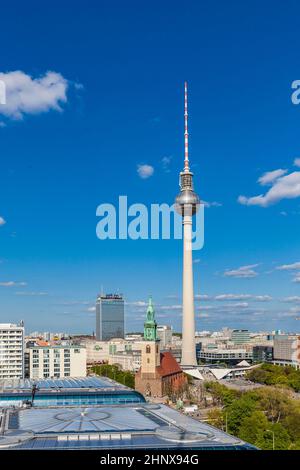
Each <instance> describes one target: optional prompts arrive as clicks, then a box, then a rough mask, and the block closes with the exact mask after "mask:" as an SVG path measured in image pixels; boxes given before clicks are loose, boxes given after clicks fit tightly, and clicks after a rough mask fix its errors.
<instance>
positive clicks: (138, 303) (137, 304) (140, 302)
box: [126, 300, 148, 307]
mask: <svg viewBox="0 0 300 470" xmlns="http://www.w3.org/2000/svg"><path fill="white" fill-rule="evenodd" d="M126 305H132V306H133V307H147V305H148V303H147V302H144V300H136V301H134V302H126Z"/></svg>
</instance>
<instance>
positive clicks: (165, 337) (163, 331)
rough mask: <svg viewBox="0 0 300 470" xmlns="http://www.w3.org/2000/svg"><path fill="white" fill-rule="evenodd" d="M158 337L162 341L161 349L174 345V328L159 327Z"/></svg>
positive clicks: (167, 326)
mask: <svg viewBox="0 0 300 470" xmlns="http://www.w3.org/2000/svg"><path fill="white" fill-rule="evenodd" d="M157 336H158V338H159V339H160V347H161V349H165V348H167V347H170V346H171V345H172V327H171V326H169V325H158V327H157Z"/></svg>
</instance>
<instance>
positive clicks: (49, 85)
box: [0, 70, 68, 119]
mask: <svg viewBox="0 0 300 470" xmlns="http://www.w3.org/2000/svg"><path fill="white" fill-rule="evenodd" d="M0 80H3V81H4V83H5V85H6V104H5V105H1V106H0V114H3V115H4V116H5V117H7V118H9V119H22V118H23V117H24V115H26V114H39V113H44V112H47V111H50V110H56V111H61V110H62V108H61V105H62V104H63V103H66V101H67V95H66V92H67V88H68V81H67V80H66V79H65V78H64V77H63V76H62V75H61V74H60V73H56V72H51V71H48V72H46V73H45V75H43V76H40V77H38V78H33V77H31V76H30V75H27V74H26V73H25V72H22V71H21V70H16V71H14V72H7V73H0Z"/></svg>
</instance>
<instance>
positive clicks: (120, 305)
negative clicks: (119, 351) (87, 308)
mask: <svg viewBox="0 0 300 470" xmlns="http://www.w3.org/2000/svg"><path fill="white" fill-rule="evenodd" d="M124 333H125V324H124V298H123V296H122V295H119V294H108V295H102V294H101V295H99V296H98V297H97V301H96V338H97V340H99V341H108V340H110V339H112V338H124Z"/></svg>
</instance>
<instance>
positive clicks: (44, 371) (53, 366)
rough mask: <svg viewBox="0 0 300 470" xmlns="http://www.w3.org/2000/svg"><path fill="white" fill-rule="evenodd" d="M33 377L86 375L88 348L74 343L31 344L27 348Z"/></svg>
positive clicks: (27, 362) (29, 370) (28, 362)
mask: <svg viewBox="0 0 300 470" xmlns="http://www.w3.org/2000/svg"><path fill="white" fill-rule="evenodd" d="M26 369H27V370H28V376H29V377H30V378H31V379H47V378H55V377H56V378H60V377H85V376H86V350H85V348H83V347H80V346H74V345H70V346H67V345H64V346H63V345H54V346H50V345H47V346H36V345H34V346H31V347H29V348H27V349H26Z"/></svg>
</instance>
